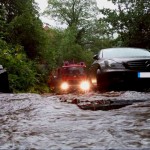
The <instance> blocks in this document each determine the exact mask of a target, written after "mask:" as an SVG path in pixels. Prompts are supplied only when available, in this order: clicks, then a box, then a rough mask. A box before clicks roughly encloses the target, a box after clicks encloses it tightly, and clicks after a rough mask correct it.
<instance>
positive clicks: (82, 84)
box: [80, 81, 90, 91]
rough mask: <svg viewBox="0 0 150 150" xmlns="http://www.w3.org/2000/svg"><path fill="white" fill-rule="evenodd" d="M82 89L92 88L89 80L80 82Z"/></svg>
mask: <svg viewBox="0 0 150 150" xmlns="http://www.w3.org/2000/svg"><path fill="white" fill-rule="evenodd" d="M80 89H81V90H83V91H88V90H89V89H90V83H89V82H88V81H82V82H81V83H80Z"/></svg>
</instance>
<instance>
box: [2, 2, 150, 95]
mask: <svg viewBox="0 0 150 150" xmlns="http://www.w3.org/2000/svg"><path fill="white" fill-rule="evenodd" d="M109 1H112V3H114V4H115V5H116V6H117V9H116V10H112V9H106V8H104V9H102V10H100V9H99V8H98V7H97V5H96V1H95V0H90V1H87V0H65V1H64V0H55V1H51V0H49V1H48V7H47V9H46V10H45V12H44V15H48V16H51V17H52V18H54V19H55V20H57V21H59V22H61V23H63V24H65V25H66V28H65V29H64V28H62V29H60V28H57V27H56V28H52V27H50V26H46V27H44V26H43V23H42V22H41V20H40V19H39V11H38V10H39V8H38V5H37V4H36V3H35V2H34V0H24V1H22V0H13V1H10V0H0V64H1V65H3V67H4V68H6V69H7V71H8V75H9V84H10V88H11V91H13V92H40V93H41V92H50V88H49V87H48V84H47V81H48V76H49V74H50V72H51V71H53V70H54V69H55V68H57V67H58V66H60V65H62V63H63V61H65V60H74V61H85V63H86V64H87V66H89V65H90V64H91V62H92V57H93V55H94V54H95V53H97V52H98V51H99V50H100V49H102V48H108V47H118V46H124V47H128V46H130V47H140V48H147V49H150V17H149V16H150V1H149V0H145V1H143V0H138V1H134V0H126V1H120V0H109ZM97 16H101V17H97Z"/></svg>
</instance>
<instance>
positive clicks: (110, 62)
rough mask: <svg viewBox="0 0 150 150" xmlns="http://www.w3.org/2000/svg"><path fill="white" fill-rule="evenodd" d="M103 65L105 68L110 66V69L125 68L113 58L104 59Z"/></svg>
mask: <svg viewBox="0 0 150 150" xmlns="http://www.w3.org/2000/svg"><path fill="white" fill-rule="evenodd" d="M105 66H106V68H112V69H124V68H125V67H124V66H123V64H122V63H118V62H115V61H113V60H107V61H105Z"/></svg>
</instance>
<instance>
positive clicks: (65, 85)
mask: <svg viewBox="0 0 150 150" xmlns="http://www.w3.org/2000/svg"><path fill="white" fill-rule="evenodd" d="M68 88H69V84H68V83H67V82H63V83H62V84H61V89H62V90H67V89H68Z"/></svg>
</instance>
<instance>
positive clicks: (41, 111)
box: [0, 91, 150, 150]
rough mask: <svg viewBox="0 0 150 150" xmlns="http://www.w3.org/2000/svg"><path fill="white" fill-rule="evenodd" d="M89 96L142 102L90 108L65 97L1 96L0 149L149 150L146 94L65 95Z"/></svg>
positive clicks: (149, 117) (149, 100)
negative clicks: (105, 109) (109, 108)
mask: <svg viewBox="0 0 150 150" xmlns="http://www.w3.org/2000/svg"><path fill="white" fill-rule="evenodd" d="M67 96H68V101H69V100H70V99H71V98H73V97H76V98H78V99H80V100H82V102H84V101H86V100H87V99H88V100H91V101H94V100H107V99H110V100H120V99H121V100H137V101H138V100H144V102H138V103H133V104H132V105H129V106H126V107H122V108H120V109H112V110H109V111H102V110H98V111H91V110H82V109H79V107H78V106H77V105H74V104H70V103H66V102H61V101H60V98H61V99H63V98H64V97H66V95H49V94H45V95H38V94H30V93H28V94H0V149H21V150H22V149H149V148H150V92H147V93H144V92H135V91H127V92H108V93H102V94H99V93H86V94H83V95H72V94H68V95H67Z"/></svg>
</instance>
